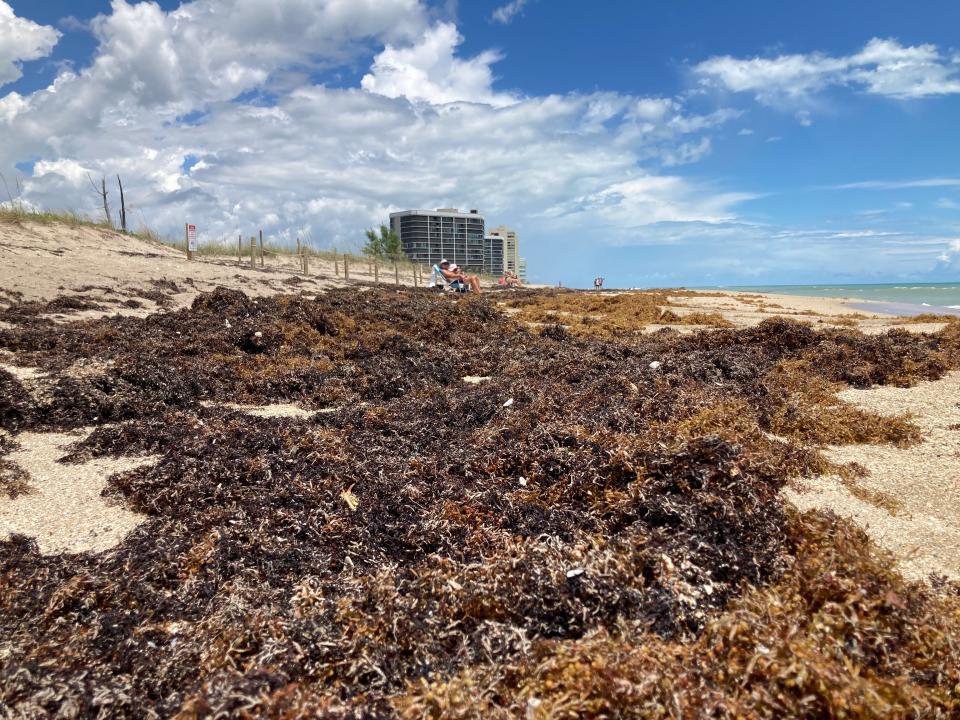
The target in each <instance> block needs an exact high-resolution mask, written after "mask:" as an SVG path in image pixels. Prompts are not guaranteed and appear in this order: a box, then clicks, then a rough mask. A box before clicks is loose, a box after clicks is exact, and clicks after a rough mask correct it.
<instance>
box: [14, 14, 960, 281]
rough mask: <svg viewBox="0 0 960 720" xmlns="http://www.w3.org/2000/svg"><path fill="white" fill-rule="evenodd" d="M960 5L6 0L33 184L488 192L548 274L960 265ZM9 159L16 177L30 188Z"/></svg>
mask: <svg viewBox="0 0 960 720" xmlns="http://www.w3.org/2000/svg"><path fill="white" fill-rule="evenodd" d="M958 27H960V4H958V3H956V2H946V1H944V2H918V3H913V4H911V5H910V6H909V7H908V8H905V6H904V5H903V3H894V2H846V3H839V2H805V3H769V2H738V3H712V2H670V3H637V2H615V1H607V2H599V3H598V2H594V3H587V2H573V1H570V2H557V1H556V0H554V1H549V0H527V1H526V2H523V1H522V0H519V1H516V0H515V1H514V2H504V1H503V0H501V1H499V2H469V3H467V2H461V3H453V2H446V3H440V2H434V3H430V2H424V1H422V0H376V1H374V0H370V1H369V2H361V1H358V0H355V1H353V2H344V1H343V0H312V1H311V0H273V1H272V2H260V1H258V0H256V1H255V0H194V1H193V2H189V3H183V4H181V3H179V2H169V1H164V2H161V3H139V4H138V3H134V2H125V1H124V0H114V1H113V2H108V1H106V0H71V1H64V0H45V1H44V2H36V1H35V0H32V1H27V0H0V172H2V173H3V175H4V177H5V178H6V179H7V183H8V185H9V186H10V187H11V194H18V193H20V194H19V198H18V199H19V200H20V201H22V202H25V203H28V204H32V205H35V206H38V207H47V208H66V207H68V208H73V209H79V210H82V211H86V212H90V213H94V212H95V198H94V197H93V196H92V194H91V193H90V191H89V181H88V180H87V178H86V175H87V174H88V173H89V174H91V175H92V176H100V175H107V176H111V175H115V174H117V173H120V174H121V175H123V176H124V185H125V189H126V188H129V189H128V190H127V195H128V197H131V198H132V201H133V203H134V205H135V210H134V212H133V213H132V216H133V217H134V218H136V220H137V222H138V223H142V224H145V225H147V226H150V227H151V228H153V229H156V230H159V231H161V232H166V233H175V232H176V231H177V228H180V227H182V224H183V222H184V221H186V220H189V221H191V222H196V223H197V224H198V225H199V227H200V230H201V234H202V235H203V236H205V237H206V238H208V239H214V240H216V239H221V238H233V237H235V236H236V235H237V234H238V233H242V234H245V235H249V234H251V233H252V232H253V231H254V229H256V228H259V227H263V228H264V230H265V232H266V233H267V234H268V235H270V236H273V237H276V238H278V239H280V240H289V241H292V240H293V239H294V238H295V237H296V236H298V235H299V236H301V237H309V238H310V241H311V242H313V243H314V244H315V245H318V246H321V247H338V248H343V249H350V248H355V247H357V246H358V245H359V244H360V242H361V241H362V238H363V230H364V229H365V228H366V227H369V226H371V225H374V224H375V223H378V222H379V221H380V220H381V219H385V218H386V216H387V214H388V213H389V212H390V211H392V210H397V209H404V208H408V207H440V206H448V205H453V206H460V207H479V208H480V209H481V210H482V211H483V212H484V213H485V215H486V217H487V222H488V225H490V226H493V225H497V224H500V223H505V224H507V225H510V226H513V227H515V228H516V229H517V230H518V232H519V233H520V238H521V247H522V252H523V254H524V255H526V257H527V258H528V263H529V267H530V274H531V278H532V279H535V280H537V281H541V282H547V283H556V282H558V281H561V282H563V284H564V285H568V286H571V285H585V284H588V283H589V282H590V280H591V279H592V278H593V277H594V276H595V275H597V274H602V275H604V276H605V277H606V279H607V284H608V285H618V286H665V285H703V284H772V283H802V282H883V281H902V280H912V281H943V280H952V281H957V280H960V142H958V140H957V131H956V127H957V126H958V125H960V122H958V121H960V35H958V34H957V32H956V29H957V28H958ZM18 187H19V188H20V190H18V189H17V188H18Z"/></svg>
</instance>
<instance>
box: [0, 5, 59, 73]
mask: <svg viewBox="0 0 960 720" xmlns="http://www.w3.org/2000/svg"><path fill="white" fill-rule="evenodd" d="M59 39H60V33H59V32H57V31H56V30H55V29H54V28H52V27H48V26H46V25H38V24H37V23H35V22H33V21H32V20H27V19H25V18H22V17H17V15H15V14H14V12H13V8H12V7H10V6H9V5H8V4H7V3H6V2H4V0H0V87H2V86H3V85H6V84H7V83H11V82H13V81H14V80H18V79H19V78H20V77H21V76H22V75H23V72H22V71H21V70H20V63H21V62H23V61H24V60H37V59H39V58H42V57H46V56H47V55H49V54H50V53H51V51H52V50H53V48H54V46H55V45H56V44H57V41H58V40H59Z"/></svg>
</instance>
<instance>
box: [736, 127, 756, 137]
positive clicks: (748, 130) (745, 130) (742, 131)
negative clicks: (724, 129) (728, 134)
mask: <svg viewBox="0 0 960 720" xmlns="http://www.w3.org/2000/svg"><path fill="white" fill-rule="evenodd" d="M737 135H743V136H746V135H753V130H752V129H751V128H740V132H738V133H737Z"/></svg>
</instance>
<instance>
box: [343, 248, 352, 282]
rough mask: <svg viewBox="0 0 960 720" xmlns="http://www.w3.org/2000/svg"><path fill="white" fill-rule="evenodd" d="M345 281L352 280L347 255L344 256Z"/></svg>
mask: <svg viewBox="0 0 960 720" xmlns="http://www.w3.org/2000/svg"><path fill="white" fill-rule="evenodd" d="M343 279H344V280H349V279H350V266H349V265H348V264H347V254H346V253H344V254H343Z"/></svg>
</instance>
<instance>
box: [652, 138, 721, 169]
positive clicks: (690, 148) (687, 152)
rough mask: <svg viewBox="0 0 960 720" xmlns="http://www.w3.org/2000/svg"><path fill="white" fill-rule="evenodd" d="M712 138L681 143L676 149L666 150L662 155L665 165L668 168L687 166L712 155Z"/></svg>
mask: <svg viewBox="0 0 960 720" xmlns="http://www.w3.org/2000/svg"><path fill="white" fill-rule="evenodd" d="M711 147H712V146H711V143H710V138H708V137H702V138H700V140H699V141H696V142H685V143H681V144H680V145H678V146H677V147H676V149H670V150H665V151H664V152H663V154H662V157H663V164H664V165H665V166H667V167H671V166H673V165H686V164H688V163H692V162H697V161H698V160H700V159H701V158H703V157H705V156H706V155H708V154H709V153H710V149H711Z"/></svg>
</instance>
